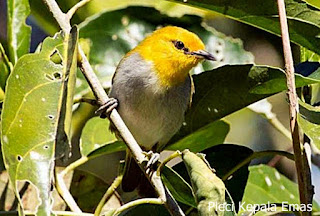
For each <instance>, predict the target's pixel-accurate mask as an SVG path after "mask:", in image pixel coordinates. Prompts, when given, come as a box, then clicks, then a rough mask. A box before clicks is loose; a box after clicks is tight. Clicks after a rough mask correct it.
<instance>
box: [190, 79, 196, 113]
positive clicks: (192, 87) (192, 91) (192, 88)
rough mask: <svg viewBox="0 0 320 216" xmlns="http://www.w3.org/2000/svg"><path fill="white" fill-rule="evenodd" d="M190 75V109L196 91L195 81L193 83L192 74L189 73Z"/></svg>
mask: <svg viewBox="0 0 320 216" xmlns="http://www.w3.org/2000/svg"><path fill="white" fill-rule="evenodd" d="M189 77H190V82H191V89H190V90H191V91H190V101H189V109H190V108H191V105H192V96H193V94H194V93H195V88H194V83H193V78H192V75H191V74H189Z"/></svg>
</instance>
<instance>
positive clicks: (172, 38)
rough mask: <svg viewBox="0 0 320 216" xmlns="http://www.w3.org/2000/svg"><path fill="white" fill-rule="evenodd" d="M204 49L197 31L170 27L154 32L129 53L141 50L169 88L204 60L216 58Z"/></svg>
mask: <svg viewBox="0 0 320 216" xmlns="http://www.w3.org/2000/svg"><path fill="white" fill-rule="evenodd" d="M204 48H205V46H204V44H203V42H202V41H201V39H200V38H199V37H198V36H197V35H196V34H194V33H192V32H190V31H188V30H185V29H183V28H179V27H174V26H167V27H164V28H161V29H158V30H156V31H154V32H153V33H152V34H151V35H150V36H148V37H146V38H145V39H144V40H143V41H142V42H141V43H140V44H139V45H138V46H137V47H136V48H135V49H134V50H132V51H131V52H130V53H132V52H138V53H139V54H140V55H141V56H142V58H143V59H145V60H147V61H151V62H152V64H153V67H154V70H155V72H156V74H157V75H158V77H159V79H160V83H161V85H163V86H166V87H170V86H175V85H177V84H179V83H182V82H184V81H185V79H186V77H187V76H188V73H189V71H190V70H191V69H192V68H193V67H195V66H196V65H197V64H198V63H199V62H200V61H201V60H203V59H208V60H214V57H213V56H212V55H211V54H209V53H208V52H206V51H205V50H204ZM130 53H129V55H130Z"/></svg>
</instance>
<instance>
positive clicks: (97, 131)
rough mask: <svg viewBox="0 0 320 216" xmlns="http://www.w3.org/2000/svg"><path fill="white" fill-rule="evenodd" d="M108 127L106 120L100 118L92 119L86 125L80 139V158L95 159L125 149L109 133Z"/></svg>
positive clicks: (123, 145)
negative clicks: (88, 157)
mask: <svg viewBox="0 0 320 216" xmlns="http://www.w3.org/2000/svg"><path fill="white" fill-rule="evenodd" d="M109 125H110V122H109V120H108V119H101V118H100V117H94V118H92V119H90V120H89V121H88V122H87V123H86V125H85V126H84V128H83V132H82V134H81V139H80V151H81V154H82V156H90V157H97V156H100V155H102V154H110V153H113V152H117V151H124V150H125V149H126V145H125V144H124V143H123V142H121V141H117V138H116V136H115V135H114V133H112V132H111V131H110V129H109Z"/></svg>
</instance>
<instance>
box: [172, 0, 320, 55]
mask: <svg viewBox="0 0 320 216" xmlns="http://www.w3.org/2000/svg"><path fill="white" fill-rule="evenodd" d="M175 2H180V3H182V1H177V0H175ZM285 3H286V11H287V19H288V25H289V33H290V39H291V41H292V42H295V43H296V44H299V45H301V46H303V47H306V48H307V49H309V50H311V51H313V52H315V53H318V54H320V50H319V46H320V38H319V37H318V36H319V34H320V16H319V9H317V8H314V7H312V6H310V5H308V4H307V3H305V2H302V1H300V0H285ZM183 4H185V5H189V6H195V7H199V8H203V9H209V10H211V11H215V12H218V13H221V14H223V15H226V16H228V17H230V18H232V19H235V20H237V21H240V22H243V23H246V24H249V25H252V26H254V27H257V28H260V29H262V30H265V31H268V32H271V33H273V34H276V35H279V36H280V33H281V31H280V23H279V16H278V8H277V2H276V1H273V0H238V1H229V0H220V1H215V0H206V1H202V0H188V1H186V2H185V3H183Z"/></svg>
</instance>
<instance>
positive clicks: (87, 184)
mask: <svg viewBox="0 0 320 216" xmlns="http://www.w3.org/2000/svg"><path fill="white" fill-rule="evenodd" d="M108 187H109V186H108V185H107V184H106V182H104V181H103V180H102V179H100V178H98V177H96V176H94V175H92V174H90V173H88V172H84V171H80V170H76V171H75V172H74V174H73V177H72V182H71V186H70V192H71V194H72V196H73V197H74V198H75V199H76V200H77V204H78V205H79V207H80V208H81V209H82V210H83V211H84V212H94V210H95V208H96V207H97V205H98V203H99V201H100V200H101V198H102V196H103V194H104V193H105V192H106V191H107V189H108Z"/></svg>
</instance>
